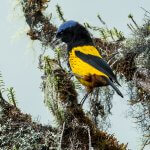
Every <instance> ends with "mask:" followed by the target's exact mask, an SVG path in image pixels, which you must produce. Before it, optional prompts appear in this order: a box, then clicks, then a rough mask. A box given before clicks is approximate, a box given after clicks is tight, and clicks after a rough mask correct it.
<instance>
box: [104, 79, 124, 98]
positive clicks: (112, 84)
mask: <svg viewBox="0 0 150 150" xmlns="http://www.w3.org/2000/svg"><path fill="white" fill-rule="evenodd" d="M106 79H107V81H108V84H109V85H111V86H112V87H113V89H114V90H115V91H116V92H117V94H118V95H120V96H121V97H122V98H123V95H122V93H121V92H120V90H119V89H118V88H117V87H116V86H115V85H114V83H113V82H112V81H111V80H110V79H108V78H106Z"/></svg>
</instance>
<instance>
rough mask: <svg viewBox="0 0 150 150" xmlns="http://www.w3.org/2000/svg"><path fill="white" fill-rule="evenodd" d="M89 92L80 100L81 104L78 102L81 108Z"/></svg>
mask: <svg viewBox="0 0 150 150" xmlns="http://www.w3.org/2000/svg"><path fill="white" fill-rule="evenodd" d="M89 94H90V93H89V92H87V93H86V94H85V95H84V97H83V98H82V100H81V102H80V105H81V106H83V104H84V102H85V100H86V99H87V97H88V96H89Z"/></svg>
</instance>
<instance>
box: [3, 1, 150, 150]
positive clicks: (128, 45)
mask: <svg viewBox="0 0 150 150" xmlns="http://www.w3.org/2000/svg"><path fill="white" fill-rule="evenodd" d="M48 2H49V1H48V0H20V5H21V7H22V11H23V13H24V17H25V19H26V23H27V24H28V26H29V27H30V30H29V31H28V33H27V35H28V36H29V37H30V39H31V40H39V41H40V42H41V44H42V46H43V47H44V48H51V52H52V53H54V56H55V57H52V56H50V55H48V56H46V55H45V54H44V52H43V54H41V55H40V56H39V69H40V70H41V71H42V72H43V76H42V91H43V92H44V103H45V104H46V106H47V107H48V108H49V110H50V111H51V113H52V114H53V116H54V117H55V120H56V122H57V127H56V128H54V127H52V126H43V125H41V124H39V123H36V122H33V121H32V119H31V116H30V115H27V114H23V113H21V111H20V110H19V108H18V107H17V100H16V98H15V92H14V89H13V88H9V89H7V88H5V86H4V82H3V79H2V75H1V74H0V147H1V148H2V149H14V150H19V149H23V150H27V149H38V150H47V149H100V150H125V149H127V144H120V143H119V142H118V140H117V139H116V138H115V137H114V136H113V135H110V134H108V133H107V132H106V131H104V129H107V127H108V126H109V121H108V120H107V118H108V116H109V114H111V108H112V102H111V100H112V96H113V94H114V93H113V91H112V90H111V89H109V88H108V87H106V88H104V89H99V88H97V89H95V91H94V92H93V93H92V94H91V95H90V97H89V99H90V101H89V102H90V108H89V111H87V112H86V113H85V112H84V110H83V109H82V107H81V106H80V105H79V104H78V99H77V95H79V94H81V93H80V92H79V90H78V89H80V88H81V87H80V85H79V83H78V82H77V81H75V80H74V79H72V75H71V73H70V70H69V67H68V63H67V60H66V58H67V54H66V53H65V52H66V51H65V50H64V49H65V48H66V46H65V45H63V44H62V43H59V42H56V41H55V33H56V30H57V27H56V26H55V25H54V24H52V23H51V17H52V16H45V15H44V14H43V11H44V10H45V9H46V8H47V6H48ZM56 9H57V12H58V16H59V18H60V20H61V21H62V22H64V21H65V20H66V19H65V18H64V15H63V12H62V10H61V7H60V6H59V5H57V6H56ZM97 17H98V19H99V20H100V22H101V23H102V25H103V27H102V28H100V27H95V26H92V25H89V24H88V23H85V27H87V28H88V29H89V30H92V31H95V32H97V33H99V35H100V36H99V37H97V38H95V37H93V41H94V43H95V45H96V47H97V48H98V49H99V50H100V52H101V53H102V55H103V57H104V58H105V59H106V60H107V61H108V62H109V64H110V65H111V67H112V68H113V69H114V70H115V71H116V73H117V74H118V77H120V80H121V81H122V82H126V83H127V85H128V91H129V93H130V100H129V102H130V106H131V111H130V113H131V116H132V117H133V118H136V120H137V122H136V123H137V124H138V125H139V127H140V128H141V129H142V131H143V148H144V146H145V145H148V144H150V78H149V74H150V13H149V12H148V11H146V10H145V16H144V24H143V25H142V26H140V25H138V24H137V23H136V21H135V20H134V17H133V16H132V15H131V14H130V15H129V16H128V17H129V18H130V19H131V24H128V25H127V26H128V27H129V29H130V30H131V33H132V37H130V38H126V37H124V35H123V33H122V32H121V31H118V30H117V29H116V28H114V29H108V28H107V26H106V23H105V22H104V21H103V20H102V18H101V17H100V16H99V15H98V16H97ZM5 94H6V95H8V98H4V95H5ZM6 99H8V100H7V101H6ZM8 101H9V102H8Z"/></svg>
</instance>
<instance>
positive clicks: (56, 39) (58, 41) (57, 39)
mask: <svg viewBox="0 0 150 150" xmlns="http://www.w3.org/2000/svg"><path fill="white" fill-rule="evenodd" d="M61 42H62V41H61V39H60V38H57V35H56V36H55V37H54V38H53V39H52V41H51V42H50V45H51V46H52V48H55V47H56V46H57V45H59V44H60V43H61Z"/></svg>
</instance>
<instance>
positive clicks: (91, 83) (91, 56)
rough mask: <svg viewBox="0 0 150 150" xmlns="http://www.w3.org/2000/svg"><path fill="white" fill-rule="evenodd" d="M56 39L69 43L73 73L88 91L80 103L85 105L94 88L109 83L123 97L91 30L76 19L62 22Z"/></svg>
mask: <svg viewBox="0 0 150 150" xmlns="http://www.w3.org/2000/svg"><path fill="white" fill-rule="evenodd" d="M56 39H59V40H61V41H62V42H64V43H65V44H66V45H67V53H68V62H69V66H70V68H71V70H72V73H73V75H74V76H75V77H76V78H77V79H78V80H79V82H80V83H81V84H82V85H83V86H85V87H86V90H87V93H86V94H85V96H84V97H83V99H82V100H81V103H80V104H82V105H83V103H84V102H85V100H86V98H87V97H88V95H89V94H90V93H91V92H92V91H93V89H94V88H96V87H103V86H108V85H110V86H111V87H112V88H113V89H114V90H115V91H116V92H117V94H118V95H120V96H121V97H122V98H123V94H122V93H121V92H120V90H119V89H118V88H117V87H116V85H115V84H114V82H115V83H117V84H118V85H119V86H120V84H119V82H118V80H117V77H116V75H115V74H114V73H113V71H112V69H111V67H110V66H109V65H108V63H107V62H106V61H105V60H104V59H103V58H102V56H101V54H100V52H99V50H98V49H97V48H96V47H95V45H94V42H93V40H92V37H91V35H90V33H89V31H88V30H87V29H86V28H85V27H84V26H83V25H81V24H80V23H79V22H77V21H74V20H69V21H66V22H64V23H62V24H61V25H60V26H59V28H58V30H57V31H56Z"/></svg>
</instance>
